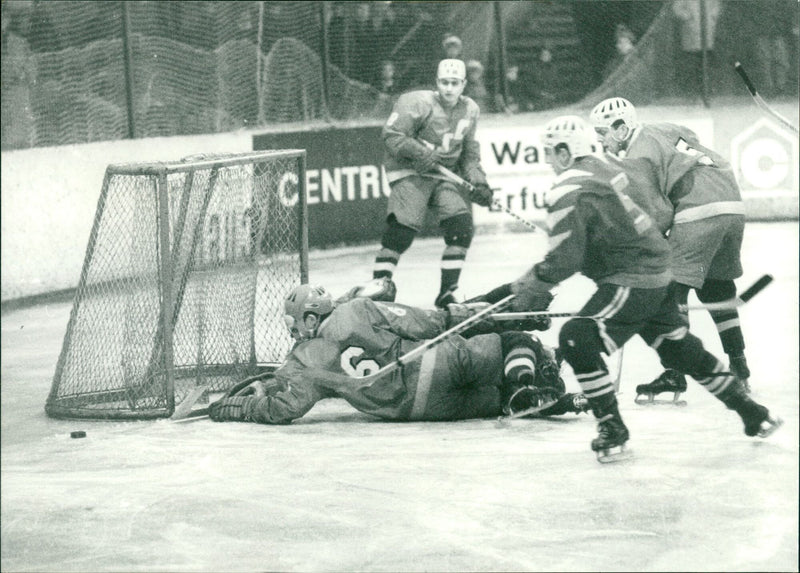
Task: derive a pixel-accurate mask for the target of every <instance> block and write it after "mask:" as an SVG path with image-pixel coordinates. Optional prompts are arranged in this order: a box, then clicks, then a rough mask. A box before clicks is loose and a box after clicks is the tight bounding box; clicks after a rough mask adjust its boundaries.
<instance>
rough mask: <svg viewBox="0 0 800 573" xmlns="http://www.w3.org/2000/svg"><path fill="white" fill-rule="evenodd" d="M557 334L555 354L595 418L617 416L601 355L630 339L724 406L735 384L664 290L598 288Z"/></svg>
mask: <svg viewBox="0 0 800 573" xmlns="http://www.w3.org/2000/svg"><path fill="white" fill-rule="evenodd" d="M578 314H579V315H580V316H579V317H577V318H573V319H570V320H569V321H567V323H566V324H564V326H563V327H562V328H561V331H560V333H559V348H560V351H561V354H562V355H563V356H564V359H565V360H566V361H567V362H568V363H569V365H570V366H571V367H572V370H573V371H574V373H575V376H576V378H577V379H578V382H579V384H580V386H581V390H582V391H583V393H584V394H585V395H586V397H587V398H588V400H589V404H590V406H591V407H592V410H593V412H594V414H595V416H596V417H597V418H601V417H602V416H605V415H606V414H608V413H613V414H615V415H617V416H618V415H619V412H618V410H617V405H616V396H615V389H614V384H613V381H612V380H611V378H610V376H609V373H608V368H607V366H606V364H605V360H604V359H603V357H602V354H603V353H605V354H607V355H610V354H612V353H613V352H614V351H616V350H617V349H619V348H621V347H622V345H623V344H625V342H627V341H628V340H629V339H630V338H631V337H633V336H634V335H635V334H638V335H640V336H641V337H642V338H643V339H644V341H645V342H646V343H647V344H648V345H650V346H651V347H653V348H654V349H655V350H656V352H658V355H659V358H660V359H661V364H662V365H663V366H664V367H665V368H673V369H675V370H678V371H680V372H683V373H685V374H689V375H690V376H692V377H693V378H694V379H695V380H697V381H698V382H699V383H700V384H701V385H702V386H703V387H704V388H706V390H708V391H709V392H711V393H712V394H714V395H715V396H716V397H717V398H719V399H720V400H722V401H723V402H725V403H727V401H728V399H729V397H730V396H731V394H732V392H733V391H734V387H735V385H736V384H737V382H736V379H735V378H734V377H733V376H732V375H730V374H728V373H727V372H724V371H725V370H726V369H725V367H724V365H723V364H722V362H720V361H719V360H718V359H717V358H716V357H715V356H714V355H713V354H711V353H709V352H708V351H707V350H706V349H705V348H703V343H702V342H701V341H700V339H698V338H697V337H696V336H694V335H693V334H691V333H690V332H689V329H688V327H687V326H686V325H685V322H684V319H683V317H682V316H681V313H680V310H679V309H678V304H677V300H676V299H675V297H674V296H673V295H672V292H671V291H669V290H668V289H667V288H666V287H664V288H655V289H642V288H632V287H623V286H618V285H612V284H601V285H599V287H598V289H597V291H596V292H595V294H594V295H593V296H592V298H590V299H589V301H588V302H587V303H586V305H585V306H584V307H583V308H582V309H581V311H580V312H579V313H578Z"/></svg>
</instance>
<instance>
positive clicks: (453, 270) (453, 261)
mask: <svg viewBox="0 0 800 573" xmlns="http://www.w3.org/2000/svg"><path fill="white" fill-rule="evenodd" d="M466 257H467V249H465V248H463V247H455V246H451V245H447V246H446V247H445V249H444V253H442V278H441V287H440V288H439V294H441V293H443V292H447V291H448V290H450V289H451V288H454V287H455V286H457V285H458V279H459V278H460V277H461V269H462V268H463V267H464V259H466Z"/></svg>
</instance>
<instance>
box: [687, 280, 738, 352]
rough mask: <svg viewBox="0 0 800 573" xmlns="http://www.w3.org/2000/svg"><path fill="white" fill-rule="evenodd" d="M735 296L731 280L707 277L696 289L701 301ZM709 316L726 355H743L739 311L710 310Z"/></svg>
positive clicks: (721, 299) (734, 285)
mask: <svg viewBox="0 0 800 573" xmlns="http://www.w3.org/2000/svg"><path fill="white" fill-rule="evenodd" d="M735 296H736V284H735V283H734V282H733V281H732V280H719V279H707V280H706V281H705V283H703V288H701V289H699V290H698V291H697V298H698V299H699V300H700V302H703V303H714V302H721V301H724V300H730V299H732V298H734V297H735ZM709 314H711V318H712V319H713V320H714V324H715V325H716V327H717V332H718V333H719V340H720V342H722V349H723V350H724V351H725V354H727V355H728V356H743V355H744V336H743V335H742V327H741V324H740V323H739V311H737V310H736V309H735V308H733V309H729V310H717V311H711V312H710V313H709Z"/></svg>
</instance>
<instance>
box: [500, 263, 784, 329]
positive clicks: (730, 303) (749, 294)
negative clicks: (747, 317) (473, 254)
mask: <svg viewBox="0 0 800 573" xmlns="http://www.w3.org/2000/svg"><path fill="white" fill-rule="evenodd" d="M771 282H772V275H768V274H767V275H763V276H762V277H761V278H759V279H758V280H757V281H756V282H754V283H753V284H752V285H750V287H748V288H747V290H745V291H744V292H743V293H742V294H740V295H739V296H737V297H736V298H732V299H730V300H724V301H721V302H710V303H708V304H697V305H689V306H687V310H708V311H711V310H730V309H733V308H739V307H740V306H742V305H743V304H745V303H746V302H748V301H749V300H750V299H751V298H753V297H754V296H756V295H757V294H758V293H760V292H761V291H762V290H764V288H765V287H766V286H767V285H768V284H769V283H771ZM534 316H547V317H550V318H568V317H573V316H579V315H578V313H577V312H550V311H549V310H536V311H530V312H499V313H496V314H493V315H492V316H491V317H490V318H491V319H492V320H525V319H526V318H532V317H534ZM586 318H591V317H586Z"/></svg>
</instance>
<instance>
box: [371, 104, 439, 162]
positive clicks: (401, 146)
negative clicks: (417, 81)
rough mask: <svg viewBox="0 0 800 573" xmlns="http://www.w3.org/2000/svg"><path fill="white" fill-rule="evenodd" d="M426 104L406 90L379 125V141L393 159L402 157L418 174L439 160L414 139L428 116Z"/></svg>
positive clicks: (428, 110) (435, 153) (427, 105)
mask: <svg viewBox="0 0 800 573" xmlns="http://www.w3.org/2000/svg"><path fill="white" fill-rule="evenodd" d="M430 112H431V110H430V105H429V104H427V103H426V102H425V101H424V100H423V99H421V98H419V97H416V94H414V93H410V94H405V95H402V96H400V98H399V99H398V100H397V103H396V104H395V106H394V108H393V109H392V113H391V115H390V116H389V119H387V120H386V124H385V125H384V126H383V130H382V133H381V135H382V137H383V144H384V146H385V147H386V149H387V151H388V152H389V153H390V154H391V155H392V156H393V157H395V158H396V159H400V160H406V161H409V162H410V163H411V165H412V166H413V167H414V169H416V170H417V171H418V172H420V173H425V172H427V171H430V169H431V168H432V167H433V165H434V164H435V163H436V162H438V161H439V160H440V159H441V156H440V154H439V152H438V151H437V150H436V149H435V148H432V147H428V146H426V145H424V144H423V143H421V142H420V141H419V140H417V139H416V134H417V133H418V132H419V130H420V128H421V127H422V125H423V124H424V122H425V121H426V120H427V117H428V115H430Z"/></svg>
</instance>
